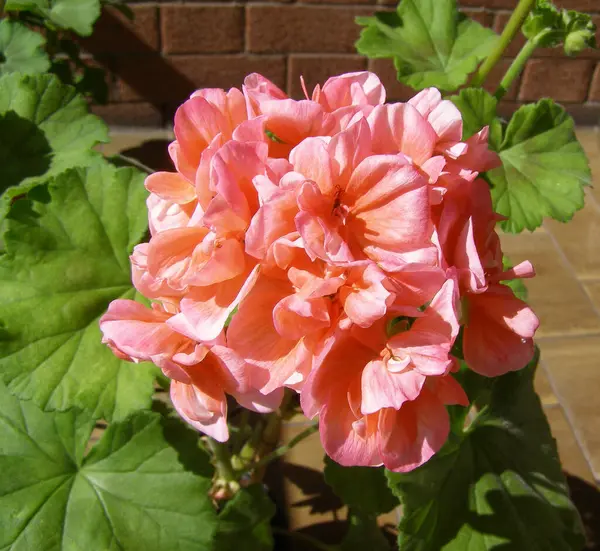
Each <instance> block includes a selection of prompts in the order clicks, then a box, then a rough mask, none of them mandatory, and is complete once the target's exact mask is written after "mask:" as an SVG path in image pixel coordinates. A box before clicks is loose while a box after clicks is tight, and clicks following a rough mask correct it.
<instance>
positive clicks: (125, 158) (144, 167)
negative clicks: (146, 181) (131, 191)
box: [114, 153, 155, 174]
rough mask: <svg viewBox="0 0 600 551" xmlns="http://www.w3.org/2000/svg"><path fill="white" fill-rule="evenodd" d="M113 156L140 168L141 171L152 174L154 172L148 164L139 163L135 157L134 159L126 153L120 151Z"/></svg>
mask: <svg viewBox="0 0 600 551" xmlns="http://www.w3.org/2000/svg"><path fill="white" fill-rule="evenodd" d="M114 157H116V158H117V159H120V160H121V161H123V162H124V163H127V164H128V165H131V166H134V167H135V168H139V169H140V170H142V171H143V172H146V173H147V174H154V172H155V171H154V170H152V169H151V168H150V167H149V166H147V165H145V164H144V163H141V162H140V161H138V160H137V159H134V158H133V157H128V156H127V155H123V154H121V153H117V154H116V155H114Z"/></svg>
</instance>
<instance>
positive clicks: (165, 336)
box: [100, 72, 538, 471]
mask: <svg viewBox="0 0 600 551" xmlns="http://www.w3.org/2000/svg"><path fill="white" fill-rule="evenodd" d="M175 136H176V140H175V141H174V142H173V143H172V144H171V145H170V147H169V152H170V154H171V157H172V159H173V162H174V164H175V167H176V169H177V170H176V172H172V173H171V172H158V173H155V174H153V175H151V176H149V177H148V178H147V180H146V187H147V189H148V191H150V197H149V199H148V210H149V219H150V229H151V232H152V238H151V240H150V242H149V243H143V244H141V245H138V246H137V247H136V248H135V250H134V252H133V255H132V257H131V262H132V272H133V282H134V284H135V286H136V288H137V289H138V291H139V292H140V293H142V294H143V295H144V296H146V297H147V298H149V299H150V300H151V301H152V308H146V307H145V306H142V305H141V304H138V303H136V302H133V301H129V300H116V301H114V302H113V303H112V304H111V305H110V308H109V310H108V312H107V313H106V314H105V315H104V316H103V317H102V319H101V322H100V325H101V328H102V332H103V334H104V342H106V343H107V344H108V345H109V346H110V347H111V348H112V349H113V350H114V351H115V353H116V354H117V355H118V356H120V357H121V358H124V359H127V360H132V361H151V362H154V363H155V364H156V365H158V366H160V367H161V368H162V370H163V371H164V373H165V374H166V375H167V376H168V377H170V378H171V379H172V384H171V397H172V400H173V404H174V405H175V407H176V409H177V411H178V412H179V413H180V415H181V416H182V417H183V418H184V419H185V420H186V421H188V422H189V423H190V424H191V425H193V426H194V427H196V428H197V429H198V430H201V431H203V432H204V433H206V434H208V435H210V436H212V437H213V438H216V439H217V440H219V441H225V440H227V438H228V429H227V421H226V416H227V396H231V397H233V398H235V399H236V400H237V401H238V402H239V403H240V404H241V405H242V406H244V407H246V408H250V409H253V410H256V411H270V410H273V409H274V408H276V407H277V406H278V404H279V402H280V400H281V397H282V392H283V388H284V387H288V388H292V389H295V390H296V391H298V392H299V393H300V395H301V404H302V408H303V410H304V412H305V413H306V415H307V416H309V417H311V418H312V417H315V416H318V417H319V421H320V425H319V430H320V433H321V439H322V442H323V446H324V448H325V450H326V452H327V453H328V454H329V455H330V456H331V457H332V458H333V459H334V460H335V461H337V462H339V463H341V464H342V465H381V464H383V465H385V466H386V467H387V468H389V469H391V470H394V471H408V470H411V469H413V468H415V467H417V466H419V465H421V464H422V463H424V462H425V461H427V460H428V459H429V458H430V457H431V456H432V455H433V454H434V453H435V452H436V451H437V450H439V449H440V447H441V446H442V445H443V443H444V442H445V440H446V439H447V436H448V432H449V419H448V414H447V410H446V407H445V406H446V405H448V404H465V405H466V404H467V397H466V395H465V393H464V391H463V389H462V388H461V387H460V385H459V384H458V383H457V382H456V380H455V379H454V378H453V377H452V375H451V374H450V373H451V372H452V371H453V370H455V369H456V368H457V360H456V359H455V358H454V357H453V356H452V348H453V345H454V343H455V340H456V338H457V336H458V334H459V330H460V328H461V326H462V327H463V328H464V329H463V338H462V344H463V352H464V357H465V360H466V362H467V364H468V365H469V367H470V368H471V369H473V370H475V371H476V372H478V373H480V374H482V375H487V376H497V375H501V374H503V373H506V372H508V371H511V370H517V369H521V368H522V367H524V366H525V365H526V364H527V363H528V361H529V360H530V359H531V358H532V355H533V341H532V337H533V335H534V332H535V330H536V328H537V326H538V320H537V318H536V317H535V315H534V314H533V312H532V311H531V310H530V309H529V308H528V307H527V305H526V304H525V303H523V302H522V301H521V300H519V299H517V298H516V297H515V296H514V295H513V292H512V291H511V289H510V288H509V287H507V286H505V285H503V284H502V283H501V282H502V281H505V280H509V279H512V278H515V277H530V276H532V275H533V269H532V267H531V265H530V264H529V263H528V262H525V263H522V264H520V265H518V266H516V267H515V268H513V269H511V270H509V271H504V270H503V264H502V251H501V248H500V242H499V239H498V236H497V234H496V233H495V230H494V227H495V224H496V221H497V220H498V219H499V216H498V215H497V214H495V213H494V211H493V209H492V203H491V198H490V192H489V189H488V186H487V184H486V182H485V181H483V180H482V179H479V178H478V174H479V173H480V172H483V171H485V170H489V169H490V168H492V167H494V166H496V164H497V162H498V159H497V157H496V155H495V154H494V153H492V152H490V151H489V149H488V146H487V137H488V130H487V128H484V129H482V130H481V131H480V132H479V133H478V134H476V135H474V136H473V137H472V138H470V139H468V140H466V141H463V140H462V119H461V115H460V112H459V111H458V110H457V109H456V107H455V106H454V105H453V104H452V103H451V102H449V101H444V100H442V98H441V95H440V93H439V92H438V91H437V90H436V89H428V90H424V91H422V92H421V93H419V94H417V95H416V96H415V97H414V98H413V99H411V100H410V101H408V102H407V103H396V104H386V103H385V90H384V88H383V86H382V85H381V83H380V81H379V79H378V78H377V77H376V76H375V75H374V74H372V73H367V72H362V73H352V74H345V75H341V76H338V77H334V78H331V79H329V80H328V81H327V82H326V83H325V84H324V86H323V87H319V86H317V87H316V89H315V90H314V91H313V93H312V97H311V98H308V94H307V99H304V100H301V101H295V100H293V99H290V98H288V97H287V96H286V95H285V94H284V93H283V92H282V91H281V90H280V89H279V88H277V87H276V86H275V85H274V84H273V83H271V82H270V81H268V80H267V79H265V78H264V77H262V76H260V75H256V74H253V75H250V76H248V77H247V78H246V80H245V82H244V86H243V88H242V90H241V91H240V90H237V89H231V90H229V91H228V92H225V91H223V90H216V89H207V90H200V91H198V92H195V93H194V94H193V95H192V97H191V98H190V99H189V100H188V101H186V102H185V103H184V104H183V105H182V106H181V107H180V108H179V109H178V111H177V113H176V115H175Z"/></svg>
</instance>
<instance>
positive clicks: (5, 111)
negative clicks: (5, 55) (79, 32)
mask: <svg viewBox="0 0 600 551" xmlns="http://www.w3.org/2000/svg"><path fill="white" fill-rule="evenodd" d="M100 142H108V128H107V127H106V125H105V124H104V123H103V122H102V121H101V120H100V119H99V118H98V117H96V116H95V115H91V114H90V113H89V112H88V106H87V103H86V101H85V100H84V99H83V97H81V96H80V95H78V94H77V93H76V91H75V88H73V87H72V86H67V85H65V84H62V83H61V82H60V80H59V79H58V77H56V76H55V75H36V76H24V75H19V74H11V75H6V76H4V77H2V78H0V193H2V192H3V191H4V190H5V189H7V188H9V187H11V186H15V185H18V184H20V185H21V186H23V188H24V190H26V189H28V188H31V187H32V186H34V185H37V184H38V183H40V182H43V181H45V180H46V179H47V178H48V177H50V176H55V175H57V174H60V173H61V172H64V171H65V170H67V169H68V168H72V167H76V166H87V165H89V164H90V163H92V162H94V161H95V160H96V159H98V158H99V157H100V155H99V154H98V153H95V152H93V151H91V148H92V147H93V146H95V145H96V144H98V143H100ZM22 192H23V191H22V190H13V191H12V192H11V195H13V196H14V195H19V194H20V193H22ZM0 210H1V209H0ZM0 216H1V212H0Z"/></svg>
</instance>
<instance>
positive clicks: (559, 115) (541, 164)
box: [486, 99, 592, 233]
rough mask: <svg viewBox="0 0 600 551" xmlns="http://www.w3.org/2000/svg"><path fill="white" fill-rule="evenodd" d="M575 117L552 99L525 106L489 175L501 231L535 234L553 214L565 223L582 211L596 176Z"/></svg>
mask: <svg viewBox="0 0 600 551" xmlns="http://www.w3.org/2000/svg"><path fill="white" fill-rule="evenodd" d="M574 126H575V125H574V122H573V119H572V118H571V117H570V116H569V115H568V114H567V112H566V111H565V110H564V109H563V108H562V107H560V106H559V105H557V104H556V103H554V102H553V101H552V100H551V99H543V100H541V101H539V102H538V103H534V104H529V105H524V106H523V107H521V108H520V109H519V110H518V111H517V112H516V113H515V114H514V115H513V116H512V118H511V120H510V122H509V124H508V127H507V129H506V132H505V133H504V138H503V140H502V143H501V145H500V147H499V151H500V159H501V160H502V166H501V167H499V168H495V169H494V170H491V171H490V172H488V173H487V175H486V176H487V179H488V181H489V183H490V184H491V186H492V199H493V201H494V208H495V210H496V212H498V213H500V214H502V215H504V216H506V217H507V218H508V220H506V221H504V222H501V223H500V225H501V227H502V229H504V230H505V231H509V232H514V233H517V232H520V231H522V230H523V229H524V228H527V229H528V230H532V231H533V230H534V229H535V228H537V227H538V226H540V225H541V224H542V220H543V219H544V217H546V216H549V217H552V218H554V219H555V220H559V221H561V222H567V221H568V220H570V219H571V218H572V217H573V214H575V212H576V211H577V210H579V209H580V208H582V207H583V203H584V192H583V188H584V186H587V185H590V184H591V181H592V176H591V172H590V168H589V165H588V162H587V158H586V156H585V153H584V151H583V149H582V147H581V145H580V144H579V142H578V141H577V138H576V136H575V131H574Z"/></svg>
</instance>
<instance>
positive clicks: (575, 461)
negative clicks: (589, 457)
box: [545, 408, 595, 484]
mask: <svg viewBox="0 0 600 551" xmlns="http://www.w3.org/2000/svg"><path fill="white" fill-rule="evenodd" d="M545 413H546V417H547V418H548V422H549V423H550V428H551V429H552V435H553V436H554V438H555V439H556V441H557V446H558V455H559V456H560V461H561V464H562V467H563V470H564V471H566V472H567V473H569V474H570V475H573V476H576V477H578V478H581V479H582V480H585V481H586V482H590V483H591V484H595V480H594V475H593V474H592V471H591V469H590V466H589V465H588V462H587V461H586V459H585V457H584V456H583V452H582V451H581V448H580V447H579V444H578V443H577V440H575V436H574V434H573V430H572V429H571V426H570V425H569V422H568V421H567V418H566V417H565V414H564V411H563V409H562V408H547V409H546V411H545Z"/></svg>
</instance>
